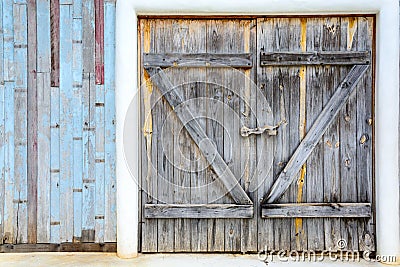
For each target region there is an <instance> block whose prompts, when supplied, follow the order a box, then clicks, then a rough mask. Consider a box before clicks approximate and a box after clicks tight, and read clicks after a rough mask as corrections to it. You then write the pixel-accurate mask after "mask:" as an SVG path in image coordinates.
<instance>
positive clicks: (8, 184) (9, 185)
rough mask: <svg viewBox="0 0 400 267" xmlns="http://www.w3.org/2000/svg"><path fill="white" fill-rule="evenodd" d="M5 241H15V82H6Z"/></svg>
mask: <svg viewBox="0 0 400 267" xmlns="http://www.w3.org/2000/svg"><path fill="white" fill-rule="evenodd" d="M4 113H5V116H4V141H5V144H6V146H5V155H4V158H5V163H4V186H5V194H4V198H5V201H4V227H3V229H4V230H3V231H4V235H3V240H4V243H14V241H15V239H14V203H13V199H14V184H15V179H14V158H15V157H14V122H15V121H14V82H5V83H4Z"/></svg>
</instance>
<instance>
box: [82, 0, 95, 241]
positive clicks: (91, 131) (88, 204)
mask: <svg viewBox="0 0 400 267" xmlns="http://www.w3.org/2000/svg"><path fill="white" fill-rule="evenodd" d="M94 20H95V5H94V0H82V49H83V51H82V55H83V56H82V60H83V61H82V67H83V85H82V102H83V125H82V127H83V140H82V141H83V155H84V166H83V169H84V172H83V173H84V175H83V201H82V205H83V207H82V242H93V241H94V235H93V232H94V226H95V204H94V203H95V202H94V201H95V184H94V183H95V175H96V172H95V119H94V118H95V117H94V115H95V107H94V105H95V97H96V94H95V92H96V88H95V77H94V72H95V68H94V66H95V65H94V61H95V60H94V59H95V27H94V26H95V23H94V22H95V21H94Z"/></svg>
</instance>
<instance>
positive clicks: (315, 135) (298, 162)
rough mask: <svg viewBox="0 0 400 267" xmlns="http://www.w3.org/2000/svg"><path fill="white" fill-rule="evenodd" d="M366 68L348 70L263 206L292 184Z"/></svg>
mask: <svg viewBox="0 0 400 267" xmlns="http://www.w3.org/2000/svg"><path fill="white" fill-rule="evenodd" d="M368 67H369V66H368V65H355V66H354V67H353V68H352V69H351V70H350V72H349V73H348V74H347V76H346V78H345V79H344V80H343V82H342V83H341V84H340V86H339V87H338V88H337V90H336V92H335V93H334V95H333V96H332V98H331V99H330V100H329V102H328V103H327V104H326V106H325V107H324V109H323V110H322V112H321V113H320V115H319V116H318V118H317V119H316V121H315V122H314V124H313V126H312V127H311V129H310V130H309V131H308V133H307V135H306V136H305V137H304V139H303V141H301V143H300V145H299V146H298V147H297V149H296V151H295V152H294V154H293V155H292V157H291V158H290V160H289V162H288V163H287V164H286V166H285V168H284V169H283V171H282V172H281V173H280V174H279V176H278V178H277V179H276V181H275V183H274V184H273V185H272V187H271V190H270V191H269V193H268V194H267V195H266V196H265V197H264V199H263V201H262V203H263V204H266V203H274V202H275V201H276V200H278V199H279V198H280V197H282V195H283V194H284V193H285V192H286V190H287V189H288V188H289V186H290V185H291V184H292V183H293V181H294V180H295V178H296V175H297V174H298V172H299V171H300V169H301V166H302V165H303V164H304V163H305V162H306V161H307V158H308V157H309V156H310V154H311V152H312V151H313V150H314V148H315V146H316V145H317V143H318V142H319V140H320V139H321V137H322V136H323V134H324V133H325V131H326V130H327V129H328V127H329V125H330V124H331V123H332V121H333V120H334V118H335V117H336V115H337V114H338V113H339V111H340V109H341V108H342V107H343V105H344V104H345V103H346V101H347V99H348V98H349V97H350V95H351V93H352V92H353V91H354V89H355V88H356V85H357V84H358V82H359V81H360V79H361V77H362V75H363V74H364V73H365V71H366V70H367V69H368Z"/></svg>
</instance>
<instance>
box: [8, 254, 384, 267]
mask: <svg viewBox="0 0 400 267" xmlns="http://www.w3.org/2000/svg"><path fill="white" fill-rule="evenodd" d="M0 266H13V267H18V266H21V267H31V266H32V267H35V266H137V267H144V266H146V267H147V266H149V267H151V266H157V267H159V266H162V267H170V266H171V267H172V266H173V267H176V266H188V267H218V266H221V267H224V266H227V267H239V266H240V267H241V266H244V267H265V266H272V267H274V266H276V267H278V266H294V267H300V266H307V267H315V266H330V267H339V266H340V267H342V266H343V267H360V266H384V265H382V264H380V263H377V262H375V263H373V262H366V261H364V260H360V261H358V262H347V261H340V260H338V261H332V260H329V258H325V259H324V260H323V261H322V262H321V261H320V262H309V261H305V262H304V261H303V262H302V261H298V262H294V261H285V260H284V261H280V260H279V259H277V258H276V257H275V258H274V261H273V262H269V263H268V264H266V263H264V262H263V261H262V260H260V259H259V258H258V256H257V255H231V254H145V255H143V254H141V255H139V257H138V258H135V259H129V260H126V259H120V258H118V257H117V256H116V254H115V253H47V252H46V253H43V252H42V253H9V254H0Z"/></svg>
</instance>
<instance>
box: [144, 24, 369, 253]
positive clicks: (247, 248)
mask: <svg viewBox="0 0 400 267" xmlns="http://www.w3.org/2000/svg"><path fill="white" fill-rule="evenodd" d="M373 27H374V18H373V17H363V16H360V17H329V18H323V17H316V18H257V19H197V20H190V19H157V18H151V19H141V20H140V38H141V39H140V49H141V53H142V57H141V62H140V63H141V66H142V68H141V73H140V74H141V79H142V82H143V86H142V88H141V91H140V94H141V128H142V130H143V132H142V134H141V137H142V140H141V144H142V146H141V150H142V157H141V160H142V164H141V167H142V168H141V171H142V175H141V177H142V180H141V184H142V189H143V190H142V191H141V192H142V194H141V196H142V201H141V207H142V211H141V224H140V226H141V229H142V231H141V233H142V235H141V240H142V241H141V244H142V247H141V249H142V251H143V252H156V251H158V252H171V251H196V252H199V251H210V252H215V251H225V252H233V251H234V252H239V251H240V252H256V251H259V250H264V249H267V250H275V251H277V250H280V249H284V250H290V249H292V250H300V251H303V250H317V251H322V250H325V249H327V250H328V249H332V250H335V249H337V248H338V246H337V245H338V244H337V242H338V240H340V239H344V240H345V241H346V242H347V247H346V248H347V249H351V250H361V251H364V250H374V249H375V245H374V240H375V233H374V204H373V203H374V199H373V125H374V123H373V121H374V117H373V82H372V79H373V71H374V69H373V64H371V66H370V67H362V69H363V71H364V70H365V68H367V71H366V73H365V74H364V75H363V76H362V79H361V81H360V82H359V83H358V84H357V86H356V88H355V89H354V91H355V92H354V93H352V94H351V95H350V97H349V99H348V100H347V101H346V103H345V104H344V106H343V107H342V108H341V109H340V111H339V112H338V115H337V116H336V117H335V118H334V119H333V120H332V121H330V125H329V126H328V127H327V128H328V129H327V130H326V132H325V133H324V134H323V136H322V138H318V139H319V140H317V141H316V142H315V144H316V146H315V149H314V150H313V151H312V153H311V154H310V156H309V157H308V159H307V161H306V162H305V163H304V164H303V163H302V164H300V165H302V166H301V170H300V171H299V173H298V174H297V175H296V177H295V182H294V183H292V184H291V185H290V187H289V190H288V191H286V192H285V193H284V194H283V197H282V198H280V199H279V200H278V201H276V202H275V204H272V206H269V208H271V207H276V206H274V205H277V207H279V208H280V209H279V210H278V211H277V210H262V207H261V202H262V198H264V197H266V196H267V194H268V192H269V190H270V189H271V186H272V184H273V183H274V181H275V179H276V178H277V177H278V176H279V174H280V173H281V172H282V170H283V168H284V167H285V166H286V163H287V162H288V160H289V159H290V157H291V156H292V154H293V153H294V151H295V150H296V148H297V147H298V146H299V144H300V142H301V140H302V139H303V138H304V137H305V136H306V134H307V132H308V131H309V130H310V128H311V126H312V125H313V124H314V122H315V121H316V119H317V118H318V116H319V115H320V113H321V111H322V110H323V108H324V107H325V106H326V105H327V103H328V101H329V100H330V98H331V97H332V95H333V93H334V92H335V90H336V88H337V87H338V85H339V84H340V82H341V81H342V80H343V79H344V78H345V77H346V75H347V74H348V72H349V71H350V69H351V68H352V65H351V64H348V63H349V62H346V61H343V62H340V64H339V65H331V64H326V65H319V64H315V63H312V62H309V61H308V60H306V61H307V64H305V62H306V61H304V60H303V61H304V62H303V64H296V65H297V66H294V65H293V64H286V65H285V64H283V65H282V64H272V65H268V64H267V63H263V64H261V61H265V59H266V57H265V55H263V53H266V54H268V53H276V54H277V55H280V57H281V59H279V60H284V59H282V58H283V57H284V56H282V55H285V53H287V52H296V53H297V55H296V57H295V58H294V59H293V54H292V55H291V56H292V61H293V60H297V61H301V60H300V59H298V58H299V55H304V53H307V52H310V53H314V52H324V53H320V54H315V55H319V57H318V58H317V59H318V60H325V61H324V62H326V60H336V59H334V58H332V56H329V58H327V59H326V58H325V59H324V57H325V55H327V54H329V53H325V52H329V51H336V52H340V53H335V54H334V55H335V56H340V57H342V56H344V57H347V56H348V55H352V56H353V57H354V55H357V53H353V52H355V51H371V52H372V53H373V49H374V47H373V42H374V29H373ZM177 53H193V54H198V55H194V56H193V58H196V59H197V60H200V59H206V61H207V60H208V59H207V58H209V57H210V54H213V53H215V54H223V53H231V54H238V53H249V54H252V58H253V64H252V67H251V68H243V66H238V68H236V69H232V68H218V67H216V68H215V67H213V63H204V62H197V63H190V64H191V65H193V66H191V67H182V68H174V67H172V68H169V69H166V70H165V71H164V74H163V75H164V76H166V77H167V78H168V80H169V81H170V83H171V84H172V85H174V86H175V87H173V90H174V92H179V94H180V95H181V96H183V97H182V98H183V101H184V103H185V107H184V108H183V109H179V108H177V107H174V108H171V106H170V105H169V101H167V100H166V99H165V98H164V97H162V98H161V91H162V90H163V89H162V88H161V90H160V88H158V87H157V85H158V84H159V83H160V78H153V79H152V82H150V81H149V80H148V79H149V76H150V75H152V74H156V72H152V71H146V70H145V69H146V64H147V63H148V64H151V65H152V66H153V67H154V66H163V67H171V66H174V65H177V64H180V63H186V64H187V63H188V60H187V59H188V58H190V56H188V55H182V57H180V56H179V55H178V54H177ZM157 54H158V55H157ZM361 54H362V57H363V58H362V59H360V58H357V56H356V57H354V58H353V60H354V62H355V63H358V64H364V63H366V64H370V63H371V62H367V61H369V60H371V59H373V56H372V57H370V56H369V55H368V53H361ZM205 55H206V56H205ZM217 57H218V56H217V55H216V58H217ZM300 57H301V56H300ZM310 58H314V57H310ZM220 59H221V58H219V59H218V60H220ZM157 61H158V62H157ZM317 63H318V62H317ZM319 63H320V62H319ZM342 63H345V64H342ZM372 63H373V62H372ZM196 64H198V65H196ZM299 65H300V66H299ZM204 66H206V67H204ZM249 79H251V80H253V81H254V83H255V85H256V86H257V87H258V88H259V90H260V91H259V93H257V92H256V90H254V88H252V85H251V82H250V80H249ZM146 80H147V81H146ZM167 89H168V88H167ZM164 90H165V88H164ZM235 90H236V92H234V91H235ZM239 94H240V96H239ZM187 108H189V109H190V110H191V113H193V114H194V115H195V116H194V117H196V118H197V120H198V122H199V124H200V125H201V126H202V127H203V129H204V131H205V132H206V134H207V136H208V137H209V138H210V139H211V140H212V141H213V142H214V144H215V146H216V148H217V150H218V153H219V154H221V155H222V157H223V159H224V160H225V162H226V164H227V165H228V167H229V169H230V171H231V172H232V173H233V174H234V176H235V177H236V178H237V179H238V181H239V183H240V185H241V186H242V188H243V189H244V190H245V192H246V193H247V194H248V196H249V197H250V199H251V200H252V201H253V203H254V204H253V209H254V216H253V218H250V219H245V218H243V217H242V219H236V218H235V216H236V215H237V214H239V213H232V214H230V215H231V217H229V214H226V216H225V218H224V216H223V215H222V212H220V211H217V212H216V213H215V214H216V216H215V218H210V216H209V214H210V212H212V211H210V209H211V207H214V206H212V205H209V206H207V208H206V206H205V204H207V203H209V204H210V203H213V205H215V207H219V206H221V205H223V204H225V205H226V204H232V208H234V205H233V204H234V203H235V204H238V203H237V202H236V201H235V199H233V198H231V197H230V194H229V193H228V192H227V191H226V190H225V189H224V186H221V184H220V182H221V180H223V179H220V178H221V176H219V177H217V175H216V173H217V172H215V171H214V166H213V164H208V163H207V160H208V159H207V156H203V154H202V153H203V152H204V151H203V150H202V149H199V148H198V146H197V145H196V142H194V141H193V139H192V138H191V137H190V135H191V134H190V132H191V130H189V131H187V130H186V129H185V127H183V125H182V122H181V121H180V120H179V119H178V117H180V112H182V110H184V109H187ZM279 122H281V124H280V127H279V129H278V130H277V135H276V136H274V135H273V136H270V135H268V134H267V133H263V134H252V135H249V136H248V137H242V136H240V129H241V127H242V126H247V127H249V128H255V127H263V126H265V125H276V124H278V123H279ZM188 124H189V125H190V124H191V123H188ZM299 168H300V166H299ZM296 172H297V171H296ZM216 196H220V197H216ZM342 202H343V203H353V204H354V203H355V204H354V205H353V204H343V207H344V208H340V209H337V211H336V213H335V211H332V210H330V208H327V207H333V206H334V205H333V206H332V205H329V204H328V205H327V206H325V205H326V204H318V208H310V207H312V205H311V204H307V203H338V205H340V203H342ZM288 203H292V204H288ZM370 203H371V205H370ZM168 204H171V205H168ZM184 204H191V206H188V205H186V207H185V205H184ZM192 204H197V205H192ZM315 205H316V204H315ZM352 205H353V206H352ZM287 206H289V207H291V208H292V209H293V213H292V212H291V211H290V212H289V211H287V210H285V209H284V208H286V207H287ZM346 207H350V208H348V210H346ZM352 207H357V208H354V209H353V208H352ZM359 207H361V208H359ZM185 208H186V213H185V214H183V215H181V216H179V214H180V213H184V212H185ZM266 208H267V209H268V205H267V207H266ZM263 209H264V207H263ZM239 211H240V210H238V212H239ZM196 212H197V213H200V212H202V214H201V215H200V214H199V216H198V218H193V217H195V213H196ZM262 212H263V214H265V217H266V218H262V216H261V213H262ZM274 212H275V213H276V212H278V213H277V214H275V213H274ZM327 212H328V213H329V216H328V215H327ZM330 212H333V213H334V214H330ZM299 213H304V214H303V215H304V216H300V217H297V218H296V214H299ZM318 213H320V215H321V216H318ZM233 214H234V215H235V216H234V215H233ZM268 214H269V215H271V216H268ZM282 214H289V215H290V216H289V215H288V216H279V215H282ZM155 217H158V219H154V218H155ZM272 217H275V218H272ZM338 217H340V218H338ZM350 217H351V218H350Z"/></svg>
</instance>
